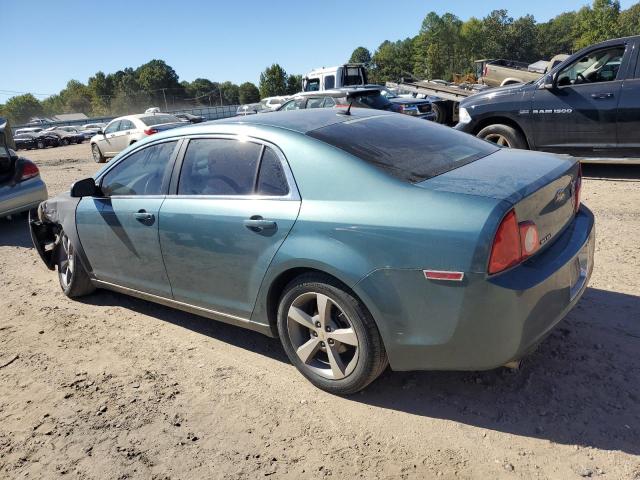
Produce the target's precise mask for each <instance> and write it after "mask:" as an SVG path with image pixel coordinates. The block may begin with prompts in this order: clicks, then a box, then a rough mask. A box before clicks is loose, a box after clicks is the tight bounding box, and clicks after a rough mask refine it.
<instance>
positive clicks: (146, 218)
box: [133, 210, 156, 225]
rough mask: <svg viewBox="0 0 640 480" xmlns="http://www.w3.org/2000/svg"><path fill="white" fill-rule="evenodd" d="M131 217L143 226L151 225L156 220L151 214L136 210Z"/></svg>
mask: <svg viewBox="0 0 640 480" xmlns="http://www.w3.org/2000/svg"><path fill="white" fill-rule="evenodd" d="M133 217H134V218H135V219H136V220H138V221H139V222H140V223H144V224H145V225H152V224H153V222H154V221H155V219H156V217H155V215H154V214H153V213H149V212H147V211H146V210H138V211H137V212H136V213H134V214H133Z"/></svg>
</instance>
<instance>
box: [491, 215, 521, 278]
mask: <svg viewBox="0 0 640 480" xmlns="http://www.w3.org/2000/svg"><path fill="white" fill-rule="evenodd" d="M521 258H522V246H521V245H520V230H519V229H518V220H517V219H516V212H515V211H513V210H511V211H510V212H509V213H507V214H506V215H505V217H504V218H503V219H502V223H500V226H499V227H498V231H497V232H496V236H495V238H494V239H493V246H492V247H491V258H490V259H489V273H491V274H493V273H498V272H501V271H503V270H506V269H507V268H509V267H512V266H513V265H516V264H517V263H520V259H521Z"/></svg>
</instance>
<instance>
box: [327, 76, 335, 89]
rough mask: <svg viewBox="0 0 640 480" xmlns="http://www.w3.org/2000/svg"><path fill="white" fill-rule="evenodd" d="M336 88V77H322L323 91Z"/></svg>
mask: <svg viewBox="0 0 640 480" xmlns="http://www.w3.org/2000/svg"><path fill="white" fill-rule="evenodd" d="M335 86H336V77H335V75H327V76H326V77H324V89H325V90H331V89H332V88H333V87H335Z"/></svg>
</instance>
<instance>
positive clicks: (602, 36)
mask: <svg viewBox="0 0 640 480" xmlns="http://www.w3.org/2000/svg"><path fill="white" fill-rule="evenodd" d="M619 16H620V2H619V1H618V0H594V2H593V5H592V6H591V8H589V7H584V8H582V9H580V11H579V12H578V19H577V22H576V24H575V29H576V32H577V35H576V36H577V38H576V42H575V47H576V49H579V48H583V47H587V46H589V45H591V44H593V43H597V42H601V41H603V40H607V39H609V38H614V37H618V36H619V24H618V17H619Z"/></svg>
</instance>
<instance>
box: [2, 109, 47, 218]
mask: <svg viewBox="0 0 640 480" xmlns="http://www.w3.org/2000/svg"><path fill="white" fill-rule="evenodd" d="M14 146H15V145H14V142H13V136H12V133H11V127H10V126H9V123H8V121H7V120H6V119H4V118H0V218H2V217H8V216H11V215H16V214H19V213H22V212H25V211H28V210H30V209H32V208H36V207H38V205H39V204H40V203H41V202H42V201H43V200H45V199H46V198H47V187H46V185H45V183H44V182H43V181H42V178H41V177H40V170H39V169H38V167H37V165H36V164H35V163H33V162H32V161H31V160H27V159H26V158H23V157H20V156H18V154H17V153H16V152H15V151H14V150H13V147H14Z"/></svg>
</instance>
